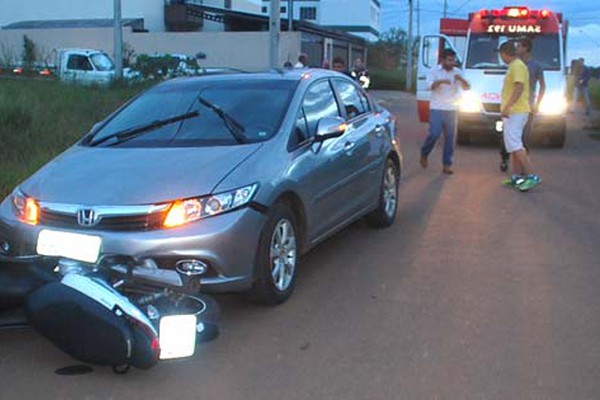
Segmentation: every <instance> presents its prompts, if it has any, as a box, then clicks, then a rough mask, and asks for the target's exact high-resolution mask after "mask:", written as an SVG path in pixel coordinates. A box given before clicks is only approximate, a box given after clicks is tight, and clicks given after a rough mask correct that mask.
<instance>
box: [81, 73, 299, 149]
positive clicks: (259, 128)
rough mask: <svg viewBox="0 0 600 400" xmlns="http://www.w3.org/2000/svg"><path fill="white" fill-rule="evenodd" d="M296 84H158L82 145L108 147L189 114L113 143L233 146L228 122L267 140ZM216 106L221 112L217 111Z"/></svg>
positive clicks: (235, 141)
mask: <svg viewBox="0 0 600 400" xmlns="http://www.w3.org/2000/svg"><path fill="white" fill-rule="evenodd" d="M296 85H297V82H295V81H279V80H278V81H275V80H246V81H243V80H235V81H233V80H228V81H216V82H215V81H212V82H206V83H205V84H203V85H201V86H200V85H198V84H197V83H192V84H187V83H186V82H184V81H181V82H176V83H168V84H164V85H159V86H157V87H155V88H153V89H151V90H149V91H148V92H146V93H144V94H143V95H141V96H140V97H138V98H137V99H135V100H134V101H132V102H131V103H130V104H128V105H127V106H126V107H125V108H124V109H123V110H121V111H120V112H119V113H118V114H117V115H115V116H114V117H113V118H112V119H111V120H109V121H108V122H107V123H106V124H105V125H104V126H102V128H100V129H99V130H98V131H97V132H95V133H94V134H93V136H92V137H88V138H87V140H86V141H84V143H85V144H89V143H92V144H94V143H101V144H102V146H111V145H114V144H115V143H116V142H118V140H117V138H115V139H113V138H108V139H109V140H106V141H103V140H102V139H103V138H105V137H107V136H111V135H115V134H117V133H119V132H123V131H127V130H129V129H135V128H136V127H140V126H144V125H147V124H152V123H153V122H155V121H164V120H168V119H169V118H173V117H176V116H178V115H185V114H189V113H193V112H197V114H198V115H197V116H194V117H192V118H186V119H183V120H181V121H177V122H176V123H169V124H163V125H160V126H158V127H157V128H156V129H152V130H149V131H147V132H144V134H142V135H138V136H136V137H134V138H131V139H130V140H127V141H125V142H123V143H116V144H117V145H118V146H122V147H187V146H217V145H236V144H240V140H239V137H237V138H236V133H232V131H231V129H232V127H231V124H230V123H227V122H228V121H226V120H229V121H231V120H232V119H233V120H235V123H236V124H239V127H238V129H239V130H240V133H241V134H242V135H243V138H244V141H245V142H250V143H253V142H261V141H265V140H268V139H270V138H271V137H273V135H275V133H276V132H277V131H278V129H279V126H280V125H281V122H282V121H283V118H284V116H285V113H286V111H287V108H288V104H289V102H290V100H291V97H292V95H293V93H294V90H295V88H296ZM200 99H202V100H203V101H200ZM208 105H210V107H209V106H208ZM211 107H212V108H211ZM214 107H216V108H217V109H218V110H220V111H218V112H215V109H214ZM221 111H222V112H221ZM219 114H221V115H219ZM223 114H225V115H226V118H224V117H223Z"/></svg>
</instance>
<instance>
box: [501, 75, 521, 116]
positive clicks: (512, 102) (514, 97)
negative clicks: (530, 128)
mask: <svg viewBox="0 0 600 400" xmlns="http://www.w3.org/2000/svg"><path fill="white" fill-rule="evenodd" d="M523 90H525V85H523V82H515V86H514V89H513V92H512V95H511V96H510V99H509V100H508V103H506V105H505V106H504V108H503V109H502V117H503V118H508V116H509V113H510V109H511V108H512V106H514V105H515V103H516V102H517V100H519V98H520V97H521V95H522V94H523Z"/></svg>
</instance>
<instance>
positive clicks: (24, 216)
mask: <svg viewBox="0 0 600 400" xmlns="http://www.w3.org/2000/svg"><path fill="white" fill-rule="evenodd" d="M11 197H12V203H13V206H14V207H15V212H16V214H17V216H18V217H19V219H20V220H21V221H23V222H25V223H27V224H30V225H37V224H38V222H39V220H40V206H39V204H38V202H37V201H36V200H35V199H34V198H32V197H28V196H26V195H25V194H23V193H22V192H21V191H20V190H18V189H16V190H15V191H14V192H13V193H12V195H11Z"/></svg>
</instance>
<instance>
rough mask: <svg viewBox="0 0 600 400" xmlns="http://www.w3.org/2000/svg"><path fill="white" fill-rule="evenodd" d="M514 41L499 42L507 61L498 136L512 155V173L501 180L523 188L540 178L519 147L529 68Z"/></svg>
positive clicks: (528, 108)
mask: <svg viewBox="0 0 600 400" xmlns="http://www.w3.org/2000/svg"><path fill="white" fill-rule="evenodd" d="M517 44H518V43H517V42H515V41H513V40H509V41H507V42H505V43H503V44H502V46H500V57H502V60H503V61H504V62H505V63H506V64H508V71H507V72H506V75H505V77H504V84H503V86H502V103H501V113H502V122H503V125H504V129H503V132H502V137H503V138H504V145H505V146H506V151H507V152H508V153H509V154H510V155H511V158H512V165H513V168H512V172H513V174H512V176H511V177H510V178H508V179H506V180H504V181H503V182H502V183H503V184H505V185H510V186H513V187H515V188H517V189H519V190H520V191H523V192H524V191H527V190H529V189H531V188H533V187H534V186H537V185H539V184H540V182H541V181H542V180H541V179H540V177H539V176H537V175H534V174H533V171H532V167H531V162H530V160H529V155H528V154H527V151H525V148H524V147H523V130H524V129H525V124H527V120H528V118H529V114H530V112H531V106H530V104H529V70H528V69H527V66H526V65H525V63H524V62H523V61H521V60H520V59H519V57H518V56H517Z"/></svg>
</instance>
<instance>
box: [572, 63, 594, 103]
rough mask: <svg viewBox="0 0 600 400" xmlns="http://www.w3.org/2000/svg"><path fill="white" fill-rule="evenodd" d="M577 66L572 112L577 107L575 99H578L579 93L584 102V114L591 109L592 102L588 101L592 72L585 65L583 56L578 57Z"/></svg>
mask: <svg viewBox="0 0 600 400" xmlns="http://www.w3.org/2000/svg"><path fill="white" fill-rule="evenodd" d="M578 64H579V68H578V71H577V75H576V76H575V89H574V93H573V104H572V108H571V110H572V112H573V111H574V110H575V109H576V108H577V101H578V100H579V97H580V95H583V101H584V102H585V115H590V111H591V110H592V103H591V102H590V86H589V83H590V78H591V77H592V73H591V71H590V69H589V68H588V67H586V65H585V60H584V59H583V58H580V59H579V62H578Z"/></svg>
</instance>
